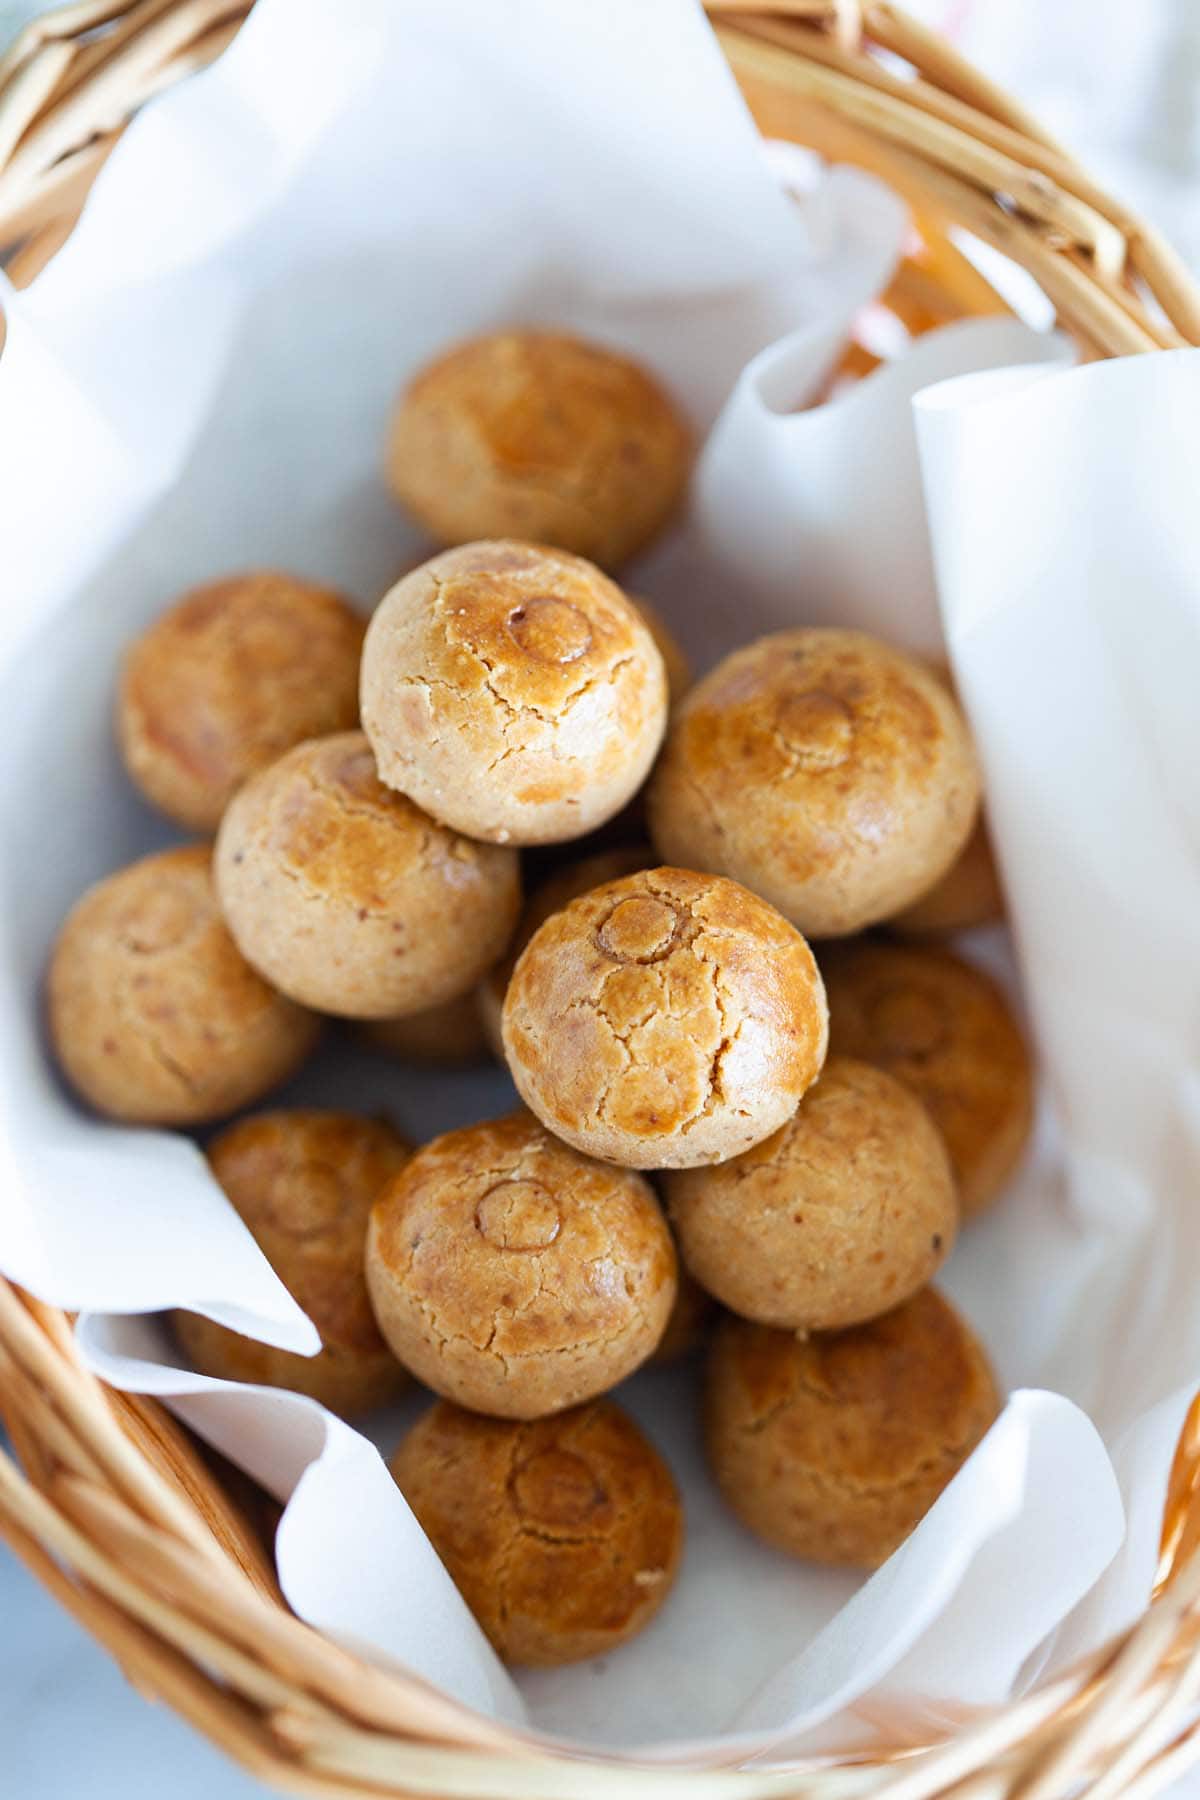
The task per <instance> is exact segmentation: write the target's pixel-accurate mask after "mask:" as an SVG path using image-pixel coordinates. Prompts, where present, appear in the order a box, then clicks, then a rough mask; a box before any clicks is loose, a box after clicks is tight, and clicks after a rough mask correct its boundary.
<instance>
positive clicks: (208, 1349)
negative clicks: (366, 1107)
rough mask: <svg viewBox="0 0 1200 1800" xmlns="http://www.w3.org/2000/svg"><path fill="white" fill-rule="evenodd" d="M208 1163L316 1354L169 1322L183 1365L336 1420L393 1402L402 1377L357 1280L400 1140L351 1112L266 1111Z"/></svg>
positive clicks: (193, 1320)
mask: <svg viewBox="0 0 1200 1800" xmlns="http://www.w3.org/2000/svg"><path fill="white" fill-rule="evenodd" d="M207 1154H208V1160H209V1164H210V1166H211V1168H212V1172H213V1174H214V1175H215V1176H216V1178H217V1180H218V1181H219V1182H220V1184H221V1186H222V1188H223V1189H224V1190H225V1193H226V1194H227V1195H228V1197H229V1199H230V1201H231V1202H232V1204H233V1206H234V1207H235V1208H236V1210H237V1212H238V1213H239V1214H240V1216H241V1218H242V1219H243V1220H244V1222H245V1223H246V1225H247V1226H248V1227H249V1229H250V1231H251V1233H252V1234H253V1236H254V1238H255V1241H256V1242H257V1243H258V1246H259V1248H260V1249H261V1250H262V1253H263V1255H264V1256H265V1257H266V1259H267V1261H268V1262H269V1263H270V1264H271V1267H272V1268H273V1269H274V1270H275V1273H276V1274H277V1275H278V1276H279V1278H280V1280H281V1281H282V1282H283V1284H284V1286H285V1287H286V1288H287V1289H288V1291H289V1293H290V1294H291V1295H292V1298H293V1299H294V1300H295V1301H296V1303H297V1305H298V1306H299V1307H300V1308H301V1310H302V1311H303V1312H305V1313H307V1314H308V1317H309V1318H310V1319H311V1320H312V1322H313V1324H314V1325H315V1326H316V1328H317V1330H318V1332H319V1333H320V1336H321V1344H322V1348H321V1350H320V1351H319V1352H318V1353H317V1355H316V1356H300V1355H297V1354H294V1353H293V1352H291V1351H288V1350H280V1349H276V1348H275V1346H274V1345H271V1344H262V1343H259V1342H258V1341H257V1340H256V1339H254V1338H248V1337H243V1336H242V1335H241V1333H240V1332H236V1331H230V1330H228V1329H226V1327H225V1326H223V1325H218V1324H216V1323H214V1321H212V1320H211V1319H206V1318H204V1317H202V1316H201V1315H200V1314H199V1313H184V1312H177V1313H176V1314H175V1319H174V1323H175V1332H176V1336H177V1337H178V1338H179V1340H180V1343H181V1344H182V1345H183V1347H184V1349H185V1351H186V1352H187V1353H188V1356H189V1358H190V1360H191V1362H192V1364H193V1366H194V1367H195V1368H197V1369H199V1370H200V1372H201V1373H202V1374H204V1375H216V1376H219V1377H221V1378H222V1379H224V1380H228V1381H253V1382H261V1383H264V1384H266V1385H267V1386H269V1387H283V1388H290V1389H292V1390H293V1391H294V1392H296V1393H300V1394H309V1395H311V1396H312V1397H313V1399H315V1400H320V1401H321V1403H322V1404H323V1405H325V1406H328V1407H329V1408H331V1410H332V1411H334V1412H338V1413H342V1414H345V1415H347V1416H353V1415H354V1414H356V1413H362V1412H368V1411H370V1410H371V1408H373V1407H376V1406H382V1405H384V1404H385V1403H386V1402H387V1401H388V1400H391V1399H393V1398H394V1397H395V1396H396V1395H397V1394H399V1393H400V1392H402V1391H403V1389H404V1388H405V1387H406V1386H407V1384H408V1376H407V1375H406V1373H405V1371H404V1370H403V1368H401V1366H400V1364H399V1363H398V1362H397V1361H396V1358H395V1357H394V1356H393V1355H392V1353H391V1351H390V1350H389V1349H388V1347H387V1345H386V1344H385V1343H384V1341H383V1338H382V1337H381V1336H380V1333H379V1327H378V1326H377V1325H376V1323H375V1317H374V1314H373V1313H372V1311H371V1303H370V1300H369V1298H368V1295H367V1283H366V1276H365V1275H364V1273H363V1255H364V1249H365V1245H366V1237H367V1217H368V1214H369V1212H370V1209H371V1204H372V1202H373V1201H374V1199H375V1197H376V1195H377V1194H378V1193H379V1191H380V1189H381V1188H382V1187H383V1186H384V1185H385V1183H386V1182H387V1181H388V1180H389V1179H390V1177H391V1176H393V1175H394V1174H396V1172H397V1171H398V1170H399V1169H400V1168H402V1167H403V1165H404V1163H405V1162H406V1161H407V1159H408V1156H409V1154H410V1152H409V1148H408V1146H407V1144H405V1142H404V1140H403V1138H402V1137H401V1136H400V1135H399V1133H398V1132H397V1131H395V1130H394V1129H393V1128H392V1126H390V1125H389V1124H387V1123H386V1122H385V1121H384V1120H382V1119H364V1118H358V1117H356V1116H355V1115H354V1114H351V1113H335V1112H308V1111H295V1112H282V1111H281V1112H268V1113H259V1114H257V1115H256V1116H254V1117H252V1118H248V1119H243V1120H241V1121H240V1122H239V1123H238V1124H236V1125H232V1126H230V1128H229V1129H228V1130H227V1131H223V1132H222V1133H221V1134H220V1136H219V1137H217V1138H215V1139H214V1140H213V1142H212V1143H211V1144H210V1145H209V1146H208V1153H207Z"/></svg>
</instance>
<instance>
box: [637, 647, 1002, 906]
mask: <svg viewBox="0 0 1200 1800" xmlns="http://www.w3.org/2000/svg"><path fill="white" fill-rule="evenodd" d="M978 807H979V773H978V769H977V767H976V763H975V754H974V750H973V748H972V745H971V740H970V735H969V733H968V731H967V726H966V722H965V720H964V719H963V716H962V713H961V712H960V710H959V708H958V706H957V705H956V703H955V701H954V700H953V699H952V698H951V696H950V694H949V693H948V692H947V691H946V689H945V687H944V686H943V684H942V683H941V682H940V681H938V680H937V678H936V676H934V675H933V674H932V673H931V671H930V670H929V669H928V668H927V667H926V665H925V664H924V663H922V662H920V661H918V660H917V659H916V658H915V657H911V656H906V655H905V654H904V653H903V652H902V651H900V650H895V649H892V648H891V647H890V646H889V645H887V644H883V643H880V642H879V640H878V639H876V638H871V637H867V636H866V635H865V634H864V633H862V632H858V631H839V630H801V631H781V632H777V633H775V634H774V635H773V636H771V637H765V638H760V639H759V640H758V641H757V642H756V643H753V644H748V645H746V647H745V648H744V649H742V650H737V651H735V652H734V653H733V655H732V656H727V657H726V658H725V660H724V662H722V663H720V664H718V666H717V667H716V668H715V669H714V670H713V671H712V672H711V674H709V675H707V676H706V677H705V679H704V680H703V681H701V682H699V683H698V684H697V685H696V686H695V687H694V688H693V689H692V690H691V692H690V693H689V694H688V695H687V696H686V698H685V699H684V701H683V702H682V704H681V705H680V706H679V708H678V709H677V711H676V713H675V715H674V717H673V720H672V724H671V728H670V731H669V733H668V736H667V742H666V744H665V746H664V749H663V753H662V756H661V757H660V759H659V762H658V766H657V768H656V769H655V772H654V776H653V779H652V780H651V782H650V786H649V788H648V790H647V795H646V808H647V816H648V819H649V823H650V836H651V838H652V840H653V842H654V845H655V848H656V849H657V850H658V852H659V854H660V856H662V857H663V859H664V860H665V861H670V862H675V863H681V864H683V865H684V866H685V867H690V868H699V869H711V870H713V871H714V872H716V873H719V874H723V875H729V876H732V877H733V879H734V880H736V881H742V882H745V884H746V886H747V887H749V888H752V889H753V890H754V892H755V893H757V894H761V895H762V896H763V898H764V899H766V900H769V901H770V902H771V904H772V905H773V906H777V907H778V908H779V910H780V912H782V913H783V914H784V916H785V917H786V918H788V919H790V920H791V921H792V923H793V924H795V925H797V926H798V927H799V928H800V930H801V931H804V932H807V933H808V934H809V935H810V936H812V937H842V936H845V935H847V934H849V933H851V932H855V931H859V930H861V929H862V928H863V927H864V926H866V925H870V924H872V923H874V922H875V921H877V920H880V919H886V918H888V917H890V916H891V915H892V914H893V913H896V912H899V911H900V909H901V908H902V907H904V906H907V905H908V904H909V903H910V902H911V901H913V900H915V899H917V898H918V896H919V895H920V894H922V893H923V892H925V891H926V890H927V889H928V888H930V887H932V885H933V883H934V882H935V881H937V880H938V879H939V877H940V876H941V875H943V874H944V873H945V871H946V870H947V869H948V868H949V867H950V865H951V864H952V863H953V862H954V861H955V859H956V858H957V856H958V855H959V853H960V851H961V850H962V848H963V846H964V845H965V843H966V841H967V838H968V836H969V835H970V832H971V828H972V826H973V824H974V822H975V817H976V814H977V811H978Z"/></svg>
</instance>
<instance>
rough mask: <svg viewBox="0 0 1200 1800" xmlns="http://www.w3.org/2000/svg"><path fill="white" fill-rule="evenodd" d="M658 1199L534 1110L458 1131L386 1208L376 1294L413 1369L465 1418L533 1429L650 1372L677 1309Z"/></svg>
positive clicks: (382, 1318) (440, 1141)
mask: <svg viewBox="0 0 1200 1800" xmlns="http://www.w3.org/2000/svg"><path fill="white" fill-rule="evenodd" d="M675 1266H676V1265H675V1248H674V1245H673V1244H672V1242H671V1234H670V1232H669V1231H668V1230H667V1226H666V1222H665V1220H664V1219H663V1215H662V1209H661V1208H660V1206H659V1204H658V1201H657V1200H656V1199H655V1197H654V1194H653V1191H652V1190H651V1188H650V1186H649V1185H648V1183H647V1182H645V1181H643V1180H642V1179H641V1177H640V1176H638V1175H634V1174H632V1173H631V1172H630V1171H629V1170H626V1169H612V1168H606V1167H605V1166H604V1165H603V1164H602V1163H597V1162H593V1161H592V1160H591V1159H590V1158H588V1157H584V1156H580V1155H578V1153H577V1152H575V1151H574V1150H570V1149H568V1148H567V1146H566V1145H565V1144H560V1143H559V1142H558V1141H557V1140H556V1139H555V1138H552V1137H551V1136H550V1134H549V1132H547V1131H544V1130H543V1129H542V1127H541V1126H540V1125H539V1124H538V1122H537V1120H536V1119H534V1118H532V1117H531V1116H530V1115H529V1114H528V1113H525V1112H520V1113H513V1114H511V1115H510V1116H509V1117H507V1118H503V1119H493V1120H491V1121H489V1122H488V1123H486V1124H482V1125H470V1126H467V1127H465V1128H464V1129H462V1130H460V1131H450V1132H447V1133H446V1134H445V1135H444V1136H443V1137H439V1138H435V1139H434V1140H433V1142H432V1143H431V1144H426V1145H425V1146H424V1148H423V1149H421V1150H418V1151H417V1153H416V1155H415V1156H414V1157H413V1158H412V1160H411V1162H409V1163H408V1164H407V1165H406V1166H405V1168H404V1169H402V1170H401V1172H400V1173H399V1175H397V1176H396V1178H395V1179H394V1180H393V1181H392V1182H390V1183H389V1185H388V1186H387V1188H386V1189H385V1190H384V1192H383V1193H382V1194H381V1195H380V1196H379V1199H378V1200H377V1201H376V1203H375V1207H374V1209H373V1211H372V1214H371V1223H370V1229H369V1231H368V1235H367V1285H368V1287H369V1289H370V1293H371V1300H372V1304H373V1305H374V1308H375V1316H376V1318H377V1319H378V1321H379V1327H380V1330H381V1331H382V1332H383V1335H384V1337H385V1338H386V1339H387V1341H388V1343H389V1344H390V1345H391V1346H392V1348H393V1350H394V1351H395V1352H396V1355H397V1356H398V1357H399V1358H400V1360H401V1362H403V1363H404V1364H406V1366H407V1367H408V1368H410V1369H411V1370H412V1371H413V1373H414V1374H415V1375H419V1376H420V1378H421V1380H422V1381H424V1382H426V1383H428V1385H429V1386H430V1387H431V1388H433V1390H434V1392H435V1393H439V1394H445V1395H446V1396H447V1398H448V1399H451V1400H456V1401H457V1402H458V1403H459V1404H460V1405H462V1406H469V1407H472V1408H473V1409H474V1410H476V1411H478V1412H486V1413H494V1414H496V1415H498V1416H500V1417H503V1418H515V1419H532V1418H537V1417H539V1416H540V1415H541V1414H543V1413H550V1412H557V1411H559V1410H561V1409H562V1408H563V1407H566V1406H574V1405H575V1404H576V1403H577V1402H578V1401H580V1400H586V1399H589V1398H590V1397H591V1396H592V1395H593V1394H599V1393H602V1392H603V1391H604V1390H605V1389H606V1388H610V1387H612V1386H614V1384H615V1383H616V1382H618V1381H621V1380H623V1379H624V1378H625V1376H626V1375H629V1374H631V1373H632V1371H633V1370H634V1369H635V1368H636V1367H637V1366H638V1364H639V1363H641V1362H644V1361H645V1360H646V1358H647V1357H648V1356H649V1355H650V1353H651V1352H652V1351H653V1349H654V1347H655V1345H656V1344H657V1343H658V1340H659V1338H660V1337H661V1336H662V1333H663V1328H664V1326H665V1325H666V1322H667V1317H668V1315H669V1313H670V1311H671V1304H672V1302H673V1300H674V1298H675Z"/></svg>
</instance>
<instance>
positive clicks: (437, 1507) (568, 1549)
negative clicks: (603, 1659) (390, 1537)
mask: <svg viewBox="0 0 1200 1800" xmlns="http://www.w3.org/2000/svg"><path fill="white" fill-rule="evenodd" d="M389 1467H390V1469H391V1472H392V1474H393V1476H394V1477H395V1479H396V1481H397V1483H398V1484H399V1487H400V1489H401V1491H402V1492H403V1494H404V1497H405V1499H406V1500H407V1501H408V1504H409V1505H410V1506H411V1507H412V1510H413V1512H414V1513H415V1515H416V1518H417V1521H418V1523H419V1524H420V1526H421V1528H422V1530H423V1531H424V1532H425V1533H426V1535H427V1536H428V1538H429V1540H430V1542H431V1543H432V1545H433V1547H434V1549H435V1550H436V1551H437V1553H438V1555H439V1556H440V1557H441V1559H442V1561H443V1563H444V1564H445V1566H446V1570H447V1572H448V1574H449V1575H450V1578H451V1580H452V1581H453V1582H454V1584H455V1586H456V1587H457V1588H458V1590H459V1592H460V1593H461V1595H462V1597H463V1599H464V1600H465V1601H466V1603H467V1605H468V1606H469V1607H470V1609H471V1611H472V1612H473V1613H474V1614H475V1617H476V1619H477V1620H478V1621H479V1624H480V1626H481V1627H482V1629H483V1631H484V1632H485V1633H486V1635H487V1636H488V1638H490V1640H491V1642H492V1644H493V1646H494V1648H495V1649H496V1651H497V1652H498V1654H499V1655H500V1656H502V1657H503V1658H504V1660H505V1661H506V1662H510V1663H519V1664H525V1665H526V1666H528V1667H534V1668H552V1667H554V1666H555V1665H557V1664H559V1663H570V1662H579V1661H581V1660H582V1659H583V1658H584V1657H589V1656H603V1655H604V1654H605V1653H606V1652H607V1651H609V1650H615V1649H616V1648H617V1646H618V1645H619V1644H624V1643H626V1642H627V1641H628V1640H629V1639H630V1638H631V1637H635V1636H636V1635H637V1633H638V1632H639V1631H641V1630H642V1629H643V1628H644V1627H645V1626H646V1625H648V1624H649V1622H650V1620H651V1619H652V1618H653V1617H654V1615H655V1613H657V1612H658V1610H659V1608H660V1607H661V1606H662V1604H663V1601H664V1600H665V1599H666V1597H667V1595H668V1593H669V1592H670V1590H671V1585H672V1583H673V1582H674V1580H675V1576H676V1573H677V1571H678V1568H679V1559H680V1556H681V1554H682V1551H683V1506H682V1502H681V1501H680V1497H679V1490H678V1489H677V1487H676V1486H675V1483H674V1481H673V1480H672V1478H671V1472H670V1470H669V1469H668V1468H667V1465H666V1463H665V1462H664V1461H663V1459H662V1457H661V1456H660V1455H659V1454H658V1451H657V1450H655V1448H654V1446H653V1445H652V1444H650V1443H649V1442H648V1440H647V1439H646V1438H645V1437H643V1435H642V1433H641V1432H640V1431H639V1430H638V1428H637V1426H636V1425H635V1424H634V1423H633V1420H632V1419H630V1418H629V1416H628V1415H627V1414H626V1413H624V1412H622V1410H621V1408H620V1407H619V1406H615V1405H614V1404H613V1402H612V1401H611V1400H593V1401H592V1402H591V1403H590V1404H589V1405H587V1406H579V1407H575V1408H573V1409H572V1410H571V1411H570V1412H563V1413H558V1414H557V1415H556V1416H555V1417H554V1418H552V1419H537V1420H535V1421H533V1422H523V1423H514V1422H512V1421H510V1420H505V1419H485V1418H481V1417H480V1416H479V1415H478V1414H477V1413H470V1412H464V1411H462V1410H460V1408H458V1407H457V1406H451V1405H450V1404H449V1403H448V1402H447V1401H445V1400H439V1401H438V1403H437V1405H436V1406H434V1407H432V1408H431V1409H430V1411H429V1412H427V1413H426V1414H425V1415H424V1417H423V1418H421V1419H419V1420H418V1421H417V1423H416V1424H415V1425H414V1426H413V1428H412V1430H411V1431H410V1432H409V1433H408V1435H407V1437H405V1438H403V1439H402V1440H401V1443H400V1446H399V1448H398V1449H397V1450H396V1452H395V1454H394V1455H393V1457H392V1460H391V1463H390V1464H389Z"/></svg>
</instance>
